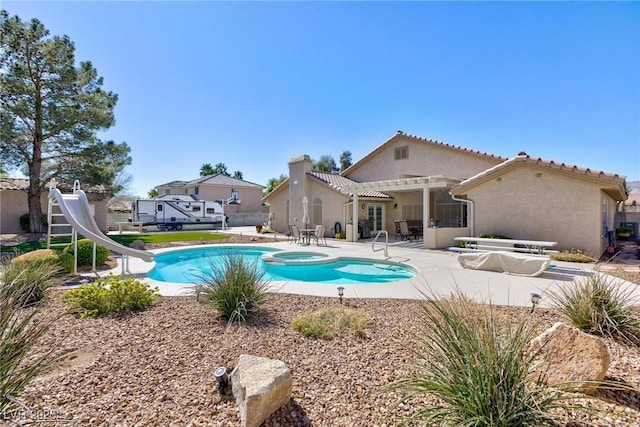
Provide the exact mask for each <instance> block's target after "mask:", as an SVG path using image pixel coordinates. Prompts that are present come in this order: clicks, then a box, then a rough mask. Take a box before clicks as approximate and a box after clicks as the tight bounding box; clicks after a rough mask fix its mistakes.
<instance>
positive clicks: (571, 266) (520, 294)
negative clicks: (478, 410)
mask: <svg viewBox="0 0 640 427" xmlns="http://www.w3.org/2000/svg"><path fill="white" fill-rule="evenodd" d="M225 233H232V234H242V235H244V236H256V235H257V234H256V232H255V228H254V227H234V228H233V229H231V230H229V231H225ZM261 236H262V237H265V236H267V237H270V236H273V235H268V234H267V235H261ZM244 245H245V246H246V244H244ZM256 245H268V246H270V247H273V248H278V249H281V250H290V251H310V252H323V253H326V254H329V255H332V256H336V257H359V258H370V259H378V260H384V259H385V255H384V251H383V250H380V251H376V252H374V251H373V249H372V245H371V240H365V241H359V242H347V241H345V240H335V239H327V246H316V245H315V244H311V245H309V246H305V245H298V244H292V243H289V242H288V241H287V240H286V237H285V236H282V235H278V236H274V241H273V242H269V243H262V242H256ZM197 246H207V245H197ZM185 248H186V247H185ZM382 248H384V243H382V244H380V243H376V249H382ZM176 249H179V248H167V249H158V250H154V251H153V252H154V253H162V252H167V251H173V250H176ZM388 255H389V260H390V261H396V262H400V263H403V264H409V265H411V266H413V267H415V268H417V269H418V271H419V272H420V274H419V275H418V276H416V277H414V278H412V279H410V280H400V281H396V282H392V283H384V284H364V285H343V286H344V288H345V289H344V298H346V299H353V298H356V299H357V298H395V299H424V298H425V296H424V295H425V294H427V295H448V294H450V293H451V292H453V291H455V290H456V289H458V290H460V291H461V292H462V293H464V294H465V295H467V296H469V297H471V298H473V299H475V300H476V301H479V302H491V303H492V304H495V305H512V306H531V294H532V293H537V294H540V295H541V296H542V301H541V303H540V306H541V307H545V306H549V305H550V301H549V298H547V296H548V291H549V290H553V289H554V288H557V287H559V286H563V285H567V284H569V283H572V282H573V281H574V280H575V279H576V278H580V277H584V276H586V275H588V274H589V273H591V272H592V269H593V266H594V265H593V264H575V263H568V262H558V261H553V262H552V267H551V268H549V269H547V270H546V271H544V272H543V273H542V274H541V275H540V276H538V277H526V276H517V275H511V274H505V273H497V272H491V271H479V270H468V269H464V268H462V267H461V266H460V264H459V263H458V260H457V255H458V254H457V253H454V252H451V251H447V250H429V249H424V248H423V247H422V242H421V241H401V240H393V239H390V240H389V244H388ZM119 262H120V261H119ZM154 265H155V263H145V262H144V261H142V260H140V259H137V258H129V272H130V273H131V274H135V275H138V276H139V277H141V278H144V280H145V281H146V282H148V283H149V284H150V285H151V286H157V287H158V288H159V290H160V293H161V294H162V295H166V296H171V295H185V294H189V293H191V292H192V289H191V287H189V286H188V285H184V284H175V283H166V282H158V281H155V280H151V279H149V278H146V277H145V275H146V274H147V273H148V272H149V271H150V270H151V269H152V268H153V266H154ZM121 272H122V268H121V266H120V265H119V266H118V267H117V268H115V269H113V270H109V271H107V272H101V273H100V275H106V274H115V275H119V274H120V273H121ZM616 280H620V281H621V282H622V283H623V284H624V286H632V287H633V292H634V293H635V294H636V295H638V296H639V297H640V286H637V285H635V284H632V283H628V282H623V281H622V280H621V279H616ZM337 286H338V285H328V284H314V283H308V282H293V281H287V282H271V289H270V291H271V292H280V293H289V294H304V295H315V296H325V297H336V298H337V297H338V291H337Z"/></svg>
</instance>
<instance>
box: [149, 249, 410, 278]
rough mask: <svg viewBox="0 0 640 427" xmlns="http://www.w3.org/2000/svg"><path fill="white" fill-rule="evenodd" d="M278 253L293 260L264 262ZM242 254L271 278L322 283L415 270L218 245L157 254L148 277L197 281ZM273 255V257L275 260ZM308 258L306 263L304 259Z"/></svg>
mask: <svg viewBox="0 0 640 427" xmlns="http://www.w3.org/2000/svg"><path fill="white" fill-rule="evenodd" d="M275 252H278V253H279V254H278V255H279V256H278V257H277V258H278V259H282V260H284V261H286V260H288V259H290V260H291V261H292V262H283V263H267V262H264V261H263V259H262V255H264V254H271V253H275ZM229 254H234V255H242V257H243V259H244V261H245V262H251V263H252V262H256V263H257V265H258V266H259V267H260V268H261V269H263V270H264V271H265V279H268V280H271V281H295V282H312V283H325V284H375V283H389V282H394V281H397V280H406V279H411V278H412V277H414V276H416V274H417V272H416V271H415V270H414V269H413V268H412V267H409V266H406V265H400V264H397V263H392V262H385V261H380V260H374V259H364V258H347V259H340V258H337V259H336V258H333V259H328V260H323V258H325V257H323V256H319V255H318V254H315V255H309V256H308V257H305V256H304V255H300V252H296V254H292V255H291V256H287V254H286V253H282V251H280V250H277V249H273V248H269V247H255V246H249V247H245V246H243V247H240V246H220V247H215V248H211V247H208V248H190V249H181V250H177V251H171V252H167V253H163V254H158V255H156V256H155V257H154V259H155V262H156V266H155V267H154V268H153V270H151V272H149V275H148V277H149V278H151V279H154V280H158V281H162V282H173V283H188V284H193V283H198V282H199V281H200V280H199V278H200V277H202V276H203V275H204V274H206V272H207V271H210V270H211V268H212V266H213V267H214V268H217V267H221V266H222V263H223V261H224V256H226V255H229ZM275 258H276V257H274V259H275ZM305 260H308V261H309V262H308V263H305V262H304V261H305Z"/></svg>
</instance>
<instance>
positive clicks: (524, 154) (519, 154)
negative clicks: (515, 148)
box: [518, 151, 528, 156]
mask: <svg viewBox="0 0 640 427" xmlns="http://www.w3.org/2000/svg"><path fill="white" fill-rule="evenodd" d="M518 156H528V154H527V153H525V152H524V151H521V152H519V153H518Z"/></svg>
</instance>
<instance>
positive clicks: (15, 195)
mask: <svg viewBox="0 0 640 427" xmlns="http://www.w3.org/2000/svg"><path fill="white" fill-rule="evenodd" d="M87 197H88V198H89V204H90V205H91V206H92V211H93V212H94V214H95V220H96V223H97V224H98V226H99V227H100V229H101V230H104V231H107V201H106V200H92V199H91V195H90V194H88V195H87ZM40 200H41V203H40V205H41V208H42V213H43V214H44V215H47V208H48V206H49V201H48V193H47V191H44V192H43V193H42V197H41V199H40ZM28 212H29V206H28V203H27V192H26V191H22V190H3V191H0V234H5V233H24V231H23V230H22V229H21V228H20V216H22V215H24V214H26V213H28ZM56 231H58V232H62V229H61V228H60V229H58V230H56Z"/></svg>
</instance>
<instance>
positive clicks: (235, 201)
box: [156, 174, 264, 213]
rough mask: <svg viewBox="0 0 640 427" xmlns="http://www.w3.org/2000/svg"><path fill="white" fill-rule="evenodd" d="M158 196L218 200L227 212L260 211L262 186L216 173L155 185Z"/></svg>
mask: <svg viewBox="0 0 640 427" xmlns="http://www.w3.org/2000/svg"><path fill="white" fill-rule="evenodd" d="M156 190H157V191H158V197H162V196H165V195H185V196H191V197H193V198H194V199H196V200H207V201H214V202H219V203H222V202H224V203H223V204H224V205H225V206H224V208H225V212H227V213H247V212H262V211H263V207H262V191H263V190H264V186H262V185H259V184H254V183H252V182H248V181H244V180H242V179H237V178H233V177H230V176H226V175H222V174H216V175H208V176H204V177H200V178H197V179H194V180H191V181H171V182H168V183H166V184H161V185H158V186H156Z"/></svg>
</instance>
